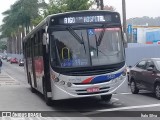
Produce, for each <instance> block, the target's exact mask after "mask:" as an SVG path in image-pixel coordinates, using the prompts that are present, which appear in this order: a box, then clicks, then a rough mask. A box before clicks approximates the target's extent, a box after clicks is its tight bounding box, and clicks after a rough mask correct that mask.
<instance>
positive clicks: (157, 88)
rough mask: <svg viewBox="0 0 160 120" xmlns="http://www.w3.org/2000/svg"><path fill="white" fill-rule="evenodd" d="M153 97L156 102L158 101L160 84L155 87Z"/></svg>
mask: <svg viewBox="0 0 160 120" xmlns="http://www.w3.org/2000/svg"><path fill="white" fill-rule="evenodd" d="M155 95H156V98H157V99H158V100H160V84H157V85H156V87H155Z"/></svg>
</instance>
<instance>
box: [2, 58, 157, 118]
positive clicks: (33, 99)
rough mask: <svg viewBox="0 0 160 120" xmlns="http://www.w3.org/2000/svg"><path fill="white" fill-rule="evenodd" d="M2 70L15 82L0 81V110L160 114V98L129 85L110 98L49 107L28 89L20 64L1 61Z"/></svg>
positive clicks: (85, 114) (94, 115) (87, 115)
mask: <svg viewBox="0 0 160 120" xmlns="http://www.w3.org/2000/svg"><path fill="white" fill-rule="evenodd" d="M2 74H3V76H2V75H1V77H4V78H6V79H7V77H8V79H11V80H13V81H14V82H13V83H16V84H13V83H12V84H10V85H1V83H0V96H2V97H1V99H0V111H58V112H57V113H56V115H57V116H59V115H66V113H69V114H67V116H70V115H71V116H72V115H73V116H75V117H76V116H79V117H85V119H93V120H97V119H102V120H103V119H104V120H106V118H107V119H111V120H115V119H118V120H125V119H128V118H127V117H129V119H131V120H132V119H137V120H141V119H144V118H145V119H146V118H148V119H149V120H150V119H153V120H154V119H156V118H155V117H156V115H157V117H160V113H159V112H158V113H157V111H160V101H159V100H157V99H156V98H155V97H154V95H153V94H152V93H149V92H147V91H141V92H140V94H134V95H133V94H131V93H130V89H128V90H127V91H126V93H122V94H116V95H113V97H112V99H111V101H110V102H104V101H101V100H100V98H99V97H92V98H81V99H74V100H73V99H72V100H62V101H57V102H56V104H55V105H53V106H51V107H49V106H47V105H46V104H45V102H44V99H43V96H42V95H41V94H39V93H36V95H35V94H33V93H31V91H30V86H29V85H28V84H27V81H26V80H25V73H24V68H23V67H19V66H18V65H17V64H10V63H7V62H6V61H3V72H2ZM6 76H7V77H6ZM1 79H2V78H1ZM0 82H1V81H0ZM153 111H154V112H153ZM62 113H63V114H62ZM134 116H135V117H134ZM157 120H158V118H157Z"/></svg>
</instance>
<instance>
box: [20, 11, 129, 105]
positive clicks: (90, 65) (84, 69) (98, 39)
mask: <svg viewBox="0 0 160 120" xmlns="http://www.w3.org/2000/svg"><path fill="white" fill-rule="evenodd" d="M124 43H125V35H124V34H123V31H122V25H121V20H120V15H119V13H117V12H111V11H74V12H67V13H60V14H53V15H49V16H48V17H46V18H45V19H44V20H43V21H42V22H41V23H39V24H38V25H37V26H36V27H35V28H34V29H33V30H32V31H31V32H30V33H28V34H27V35H26V36H25V37H24V39H23V52H24V58H25V71H26V76H27V80H28V83H29V84H30V86H31V91H32V92H35V91H39V92H40V93H42V94H43V95H44V99H45V102H46V104H47V105H51V104H52V102H54V101H55V100H62V99H71V98H82V97H92V96H101V97H100V98H101V99H102V100H105V101H108V100H110V99H111V97H112V94H114V93H117V91H118V89H119V88H121V86H122V85H123V84H124V83H125V81H126V80H127V76H126V64H125V51H124V49H125V47H124Z"/></svg>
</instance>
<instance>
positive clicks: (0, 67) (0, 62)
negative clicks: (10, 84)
mask: <svg viewBox="0 0 160 120" xmlns="http://www.w3.org/2000/svg"><path fill="white" fill-rule="evenodd" d="M1 69H2V60H1V59H0V73H1Z"/></svg>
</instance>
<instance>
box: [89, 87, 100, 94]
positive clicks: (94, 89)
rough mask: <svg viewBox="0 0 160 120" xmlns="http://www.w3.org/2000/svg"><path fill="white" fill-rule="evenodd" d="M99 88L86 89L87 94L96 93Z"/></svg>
mask: <svg viewBox="0 0 160 120" xmlns="http://www.w3.org/2000/svg"><path fill="white" fill-rule="evenodd" d="M98 91H99V88H98V87H92V88H88V89H87V92H89V93H92V92H98Z"/></svg>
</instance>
